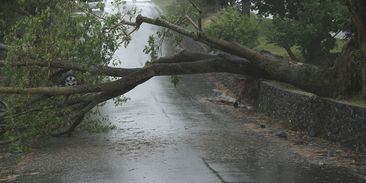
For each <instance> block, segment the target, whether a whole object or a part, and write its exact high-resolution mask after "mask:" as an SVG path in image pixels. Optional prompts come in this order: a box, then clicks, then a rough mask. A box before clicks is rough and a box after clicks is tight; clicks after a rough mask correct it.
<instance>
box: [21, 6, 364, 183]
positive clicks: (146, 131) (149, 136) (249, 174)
mask: <svg viewBox="0 0 366 183" xmlns="http://www.w3.org/2000/svg"><path fill="white" fill-rule="evenodd" d="M137 6H138V8H141V9H142V12H143V13H144V14H145V15H147V16H157V15H158V14H159V9H158V8H157V7H156V6H154V5H153V4H152V3H137ZM106 10H107V11H108V6H107V7H106ZM157 30H158V28H157V27H154V26H150V25H143V26H142V27H141V28H140V31H138V32H136V33H135V35H134V39H133V40H132V42H131V45H130V47H128V48H126V49H124V48H123V49H120V50H119V51H118V52H117V53H116V56H117V57H118V58H120V59H121V60H122V62H123V63H122V65H123V66H124V67H141V66H143V65H144V62H145V61H146V60H148V56H146V55H143V54H142V50H143V48H144V45H145V43H146V41H147V38H148V36H149V35H150V34H152V33H154V32H155V31H157ZM208 77H210V75H193V76H185V77H183V78H182V80H181V81H180V83H179V85H178V87H177V88H175V87H174V85H173V84H171V83H170V82H169V77H156V78H153V79H151V80H149V81H148V82H146V83H144V84H142V85H140V86H138V87H136V88H135V89H134V90H132V91H131V92H129V93H128V94H126V96H127V97H129V98H130V100H129V101H128V102H127V103H125V104H123V105H122V106H114V105H113V102H108V103H107V104H106V105H105V106H104V107H103V108H102V111H101V112H102V113H103V114H106V115H108V119H109V120H110V121H111V122H112V124H114V125H116V129H115V130H112V131H111V132H108V133H101V134H86V133H82V132H79V133H76V134H75V135H73V136H72V137H68V138H66V137H65V138H53V139H51V140H50V141H49V142H48V143H47V145H45V146H44V147H42V148H39V149H35V150H34V152H33V153H31V154H29V155H28V156H27V157H26V158H25V159H24V160H23V161H22V162H21V163H20V164H19V168H18V169H19V172H22V175H21V176H19V177H17V182H35V183H36V182H37V183H40V182H55V183H58V182H60V183H63V182H70V183H78V182H80V183H81V182H106V183H109V182H111V183H120V182H121V183H145V182H146V183H151V182H157V183H164V182H167V183H171V182H174V183H195V182H197V183H206V182H207V183H216V182H217V183H222V182H225V183H226V182H230V183H231V182H235V183H239V182H243V183H254V182H260V183H277V182H278V183H313V182H314V183H320V182H330V183H332V182H337V183H341V182H345V183H351V182H352V183H357V182H365V181H364V180H362V179H360V178H358V177H356V176H353V175H352V174H350V173H349V172H347V171H346V170H345V169H342V168H329V167H326V166H320V165H314V164H313V163H309V162H308V161H307V160H306V159H304V158H302V157H301V156H299V155H298V154H297V153H294V152H292V151H291V150H290V148H289V147H288V146H287V145H286V144H283V143H275V142H273V141H271V140H269V139H268V137H266V136H263V135H261V134H258V133H257V132H255V131H252V130H251V129H248V128H247V126H246V123H247V121H246V120H245V119H244V118H239V117H237V116H236V115H235V113H236V109H235V108H233V107H232V106H229V105H217V104H214V103H212V102H209V101H208V100H207V99H208V98H216V97H220V96H222V93H220V92H218V90H217V87H216V85H215V84H214V83H213V82H209V81H208V80H207V78H208Z"/></svg>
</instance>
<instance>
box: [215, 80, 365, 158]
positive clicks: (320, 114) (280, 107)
mask: <svg viewBox="0 0 366 183" xmlns="http://www.w3.org/2000/svg"><path fill="white" fill-rule="evenodd" d="M216 78H217V80H218V81H220V82H221V83H222V84H224V85H225V86H226V87H227V88H228V89H230V90H231V91H232V92H233V93H235V94H236V95H237V98H238V99H239V100H241V101H244V102H249V103H251V104H252V105H254V107H255V109H256V110H257V111H259V112H262V113H265V114H267V115H269V116H271V117H273V118H276V119H281V120H283V121H285V122H287V123H288V126H289V127H291V128H292V129H297V130H302V131H305V132H307V133H308V134H309V135H310V136H317V137H322V138H325V139H328V140H331V141H334V142H338V143H340V144H342V145H345V146H347V147H351V148H352V149H355V150H357V151H363V152H366V106H360V105H355V104H350V103H346V102H342V101H337V100H334V99H329V98H322V97H318V96H317V95H314V94H312V93H308V92H304V91H301V90H299V89H297V88H294V87H293V86H291V85H287V84H283V83H279V82H274V81H256V80H252V79H250V78H249V79H248V78H243V77H240V76H236V75H229V74H217V76H216Z"/></svg>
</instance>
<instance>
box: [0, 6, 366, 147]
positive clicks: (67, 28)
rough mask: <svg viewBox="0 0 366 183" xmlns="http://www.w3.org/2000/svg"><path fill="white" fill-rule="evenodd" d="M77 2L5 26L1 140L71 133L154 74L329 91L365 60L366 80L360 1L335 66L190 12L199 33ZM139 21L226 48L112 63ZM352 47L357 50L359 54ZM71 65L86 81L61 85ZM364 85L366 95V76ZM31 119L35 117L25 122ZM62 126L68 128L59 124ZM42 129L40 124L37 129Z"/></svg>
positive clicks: (364, 17)
mask: <svg viewBox="0 0 366 183" xmlns="http://www.w3.org/2000/svg"><path fill="white" fill-rule="evenodd" d="M73 3H74V2H68V1H60V2H59V3H56V4H53V5H52V6H53V7H52V8H50V7H48V8H45V9H43V10H38V11H36V12H34V14H33V15H32V16H30V15H25V18H24V19H22V20H21V21H19V22H17V23H16V24H15V26H14V27H13V28H12V30H11V31H8V32H6V33H7V35H5V38H4V44H1V45H0V46H1V51H0V53H1V54H2V55H0V58H2V59H3V60H1V61H0V67H1V75H5V76H6V77H5V79H4V81H2V85H1V86H0V94H1V96H2V97H3V100H2V101H3V102H4V103H5V104H6V107H7V108H8V110H7V112H6V114H5V115H3V116H2V117H1V118H0V120H1V121H0V139H3V140H4V141H3V143H4V142H13V141H17V140H19V141H26V140H27V138H29V137H30V136H36V137H38V136H42V135H46V134H50V133H52V134H53V135H56V136H59V135H65V134H70V133H71V132H72V131H73V130H75V128H76V127H77V126H78V125H79V124H80V123H81V122H82V121H83V119H84V118H85V116H86V114H87V113H88V112H89V111H91V110H92V109H93V108H95V107H96V106H98V105H99V104H101V103H103V102H105V101H107V100H110V99H114V98H118V97H120V96H122V95H123V94H125V93H126V92H128V91H130V90H132V89H133V88H135V87H136V86H138V85H139V84H142V83H144V82H145V81H147V80H149V79H150V78H152V77H154V76H167V75H182V74H196V73H209V72H226V73H235V74H241V75H248V76H253V77H257V78H264V79H270V80H277V81H281V82H286V83H289V84H292V85H294V86H296V87H298V88H301V89H303V90H306V91H309V92H313V93H315V94H317V95H320V96H327V97H329V96H330V97H331V96H335V95H339V91H340V90H339V89H340V88H344V90H346V88H348V87H349V84H350V82H351V81H350V77H348V75H349V73H347V71H345V70H344V69H346V67H344V62H347V61H349V60H350V59H360V60H362V63H363V69H362V71H363V72H362V73H363V77H364V79H363V81H366V69H365V65H366V64H365V61H364V57H365V56H366V51H365V50H366V49H365V46H364V45H365V40H366V14H365V12H366V7H365V3H364V2H363V1H362V0H346V3H347V7H348V9H349V11H350V12H351V15H352V20H353V22H354V25H355V27H356V28H357V31H355V36H353V37H354V38H355V39H354V40H353V41H352V44H350V45H352V46H347V49H344V54H342V55H341V56H340V57H339V58H338V59H337V61H336V63H335V66H334V67H330V68H323V67H318V66H315V65H311V64H306V63H299V62H295V61H292V60H289V59H286V60H281V59H280V58H278V57H274V56H271V55H268V54H262V53H261V52H258V51H256V50H253V49H250V48H248V47H246V46H245V45H240V44H238V43H235V42H230V41H225V40H222V39H219V38H216V37H213V36H209V35H207V34H206V33H205V32H204V31H203V30H202V28H201V27H200V26H199V25H198V24H200V23H195V21H193V20H192V19H190V18H189V17H185V18H183V19H185V20H186V21H188V22H190V23H191V24H192V25H194V27H195V28H196V31H191V30H189V29H186V28H184V27H182V26H180V25H179V23H180V21H176V22H174V23H172V22H170V21H168V20H167V19H165V18H149V17H145V16H142V15H138V16H136V17H135V18H129V17H130V16H132V17H133V16H134V15H133V14H134V11H132V12H131V11H128V12H125V14H121V13H117V14H116V15H112V16H104V15H95V14H93V13H92V12H91V11H90V10H87V8H86V9H85V13H84V14H83V15H82V16H80V15H75V13H73V12H75V10H74V7H75V5H74V4H73ZM193 5H194V4H193ZM196 8H197V9H198V7H196ZM81 9H82V8H81ZM102 22H103V23H102ZM142 24H152V25H156V26H160V27H162V28H165V29H167V30H169V31H173V32H175V33H177V34H180V35H183V36H186V37H189V38H192V39H194V40H196V41H199V42H202V43H204V44H206V45H208V46H210V47H211V48H214V49H216V50H219V51H221V53H220V54H207V53H193V52H189V51H182V52H179V53H177V54H176V55H173V56H167V57H161V58H154V59H153V60H152V61H151V62H149V64H147V65H146V66H145V67H143V68H132V69H131V68H128V69H127V68H118V67H112V66H110V65H112V63H113V62H114V61H115V60H113V53H114V51H115V50H116V49H117V47H118V46H119V45H121V44H125V45H126V46H127V45H128V42H129V40H130V39H131V38H130V37H131V35H133V32H134V31H138V29H139V28H140V26H141V25H142ZM101 45H102V46H101ZM349 49H351V51H350V50H349ZM355 53H360V54H359V55H358V56H355ZM338 62H339V63H338ZM338 64H339V65H338ZM70 70H73V71H77V73H79V78H82V80H83V83H82V84H81V85H77V86H71V87H65V86H59V85H58V81H57V75H59V74H60V73H64V72H67V71H70ZM108 77H115V78H116V79H115V80H110V79H108ZM55 78H56V79H55ZM363 89H364V93H366V83H365V82H364V83H363ZM31 119H36V120H31ZM29 121H32V122H31V123H27V122H29ZM65 127H67V128H66V130H61V131H60V130H59V129H65ZM39 129H43V130H42V131H41V132H39V131H37V130H39ZM25 131H27V133H25ZM55 131H57V133H55Z"/></svg>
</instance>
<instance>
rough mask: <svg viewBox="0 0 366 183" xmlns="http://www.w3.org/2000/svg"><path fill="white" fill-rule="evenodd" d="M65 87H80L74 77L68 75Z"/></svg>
mask: <svg viewBox="0 0 366 183" xmlns="http://www.w3.org/2000/svg"><path fill="white" fill-rule="evenodd" d="M64 85H65V86H76V85H78V81H77V79H76V77H75V76H74V75H68V76H66V77H65V81H64Z"/></svg>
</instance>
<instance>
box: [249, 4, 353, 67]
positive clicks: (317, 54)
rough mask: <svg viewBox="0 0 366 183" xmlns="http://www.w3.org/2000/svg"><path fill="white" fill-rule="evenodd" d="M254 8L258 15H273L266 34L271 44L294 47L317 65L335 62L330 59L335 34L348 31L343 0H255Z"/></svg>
mask: <svg viewBox="0 0 366 183" xmlns="http://www.w3.org/2000/svg"><path fill="white" fill-rule="evenodd" d="M254 9H256V10H258V11H259V14H260V15H263V16H268V15H272V16H273V24H272V26H271V28H270V30H271V31H270V33H269V34H268V39H269V40H270V41H271V42H273V43H276V44H278V45H280V46H281V47H284V48H290V47H292V46H295V45H297V46H299V47H300V50H301V53H302V54H303V56H304V58H305V60H306V61H307V62H309V63H313V64H317V65H326V63H324V62H325V60H329V59H334V58H333V57H331V56H330V50H331V49H333V48H334V47H335V46H336V39H335V36H334V34H338V33H339V32H342V31H343V32H349V31H350V28H349V27H350V15H349V12H348V10H347V7H346V6H345V4H344V2H343V0H336V1H334V0H309V1H298V0H275V1H267V0H260V1H255V3H254ZM322 62H323V63H322ZM328 66H329V65H328Z"/></svg>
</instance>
